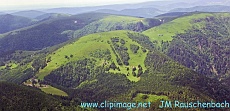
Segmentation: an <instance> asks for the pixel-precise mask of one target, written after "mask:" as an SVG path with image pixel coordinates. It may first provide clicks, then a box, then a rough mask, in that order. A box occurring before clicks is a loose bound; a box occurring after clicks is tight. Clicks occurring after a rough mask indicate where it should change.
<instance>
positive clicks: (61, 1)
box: [0, 0, 154, 10]
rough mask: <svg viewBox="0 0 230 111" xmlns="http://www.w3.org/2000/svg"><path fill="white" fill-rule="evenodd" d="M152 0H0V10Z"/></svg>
mask: <svg viewBox="0 0 230 111" xmlns="http://www.w3.org/2000/svg"><path fill="white" fill-rule="evenodd" d="M145 1H154V0H0V10H14V9H29V8H33V9H35V8H44V7H50V8H51V7H54V6H58V7H60V6H63V7H66V6H95V5H107V4H120V3H138V2H145Z"/></svg>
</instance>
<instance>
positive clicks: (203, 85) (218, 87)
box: [145, 53, 230, 101]
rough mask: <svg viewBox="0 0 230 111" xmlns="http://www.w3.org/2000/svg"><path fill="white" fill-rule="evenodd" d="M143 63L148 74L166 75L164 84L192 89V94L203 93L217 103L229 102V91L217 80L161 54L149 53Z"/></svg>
mask: <svg viewBox="0 0 230 111" xmlns="http://www.w3.org/2000/svg"><path fill="white" fill-rule="evenodd" d="M145 62H146V66H147V67H148V69H149V70H148V71H149V72H148V74H151V73H153V72H155V73H156V72H157V73H158V74H159V73H164V74H166V75H165V76H164V79H163V81H164V82H165V81H168V82H169V83H170V84H173V85H179V86H184V87H190V88H193V89H192V90H194V91H195V92H194V94H196V93H197V91H198V92H199V93H200V94H202V93H204V94H205V95H208V96H209V97H211V98H212V99H214V100H217V101H223V100H230V98H229V96H228V93H229V92H230V90H229V88H228V87H227V86H226V85H223V84H221V82H219V81H218V80H217V79H211V78H208V77H206V76H205V75H200V74H198V73H197V72H195V71H192V70H190V69H188V68H186V67H184V66H183V65H180V64H178V63H176V62H174V61H173V60H171V59H170V58H168V57H167V56H165V55H163V54H156V53H149V54H148V57H147V58H146V61H145ZM161 82H162V81H161ZM166 83H167V82H166ZM173 90H176V89H173ZM187 99H192V98H187ZM200 99H201V98H200ZM203 99H204V98H203Z"/></svg>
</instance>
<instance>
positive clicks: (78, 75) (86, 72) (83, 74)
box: [44, 59, 97, 88]
mask: <svg viewBox="0 0 230 111" xmlns="http://www.w3.org/2000/svg"><path fill="white" fill-rule="evenodd" d="M95 62H96V61H95V60H90V59H83V60H79V61H76V62H70V63H68V64H66V65H64V66H61V67H60V68H58V69H56V70H54V71H52V72H51V73H50V74H49V75H48V76H46V77H45V78H44V79H45V80H46V81H47V82H50V83H54V84H56V85H60V86H64V87H68V88H74V87H77V86H78V85H79V84H81V83H82V82H84V81H85V80H87V79H91V78H93V77H94V76H95V75H96V74H97V73H96V71H94V67H95Z"/></svg>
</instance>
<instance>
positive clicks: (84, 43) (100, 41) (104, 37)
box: [37, 31, 147, 81]
mask: <svg viewBox="0 0 230 111" xmlns="http://www.w3.org/2000/svg"><path fill="white" fill-rule="evenodd" d="M126 33H127V32H126V31H111V32H104V33H96V34H91V35H87V36H85V37H82V38H80V39H79V40H77V41H76V42H73V43H71V44H68V45H66V46H64V47H62V48H60V49H58V50H57V51H55V52H54V53H52V54H51V55H49V56H50V57H51V60H52V61H51V62H49V63H48V65H47V67H45V68H44V69H42V70H41V71H40V72H39V73H38V74H37V76H38V78H39V79H43V78H44V76H46V75H48V74H49V73H50V72H51V71H52V70H54V69H57V68H58V67H60V66H61V65H65V64H66V63H68V62H70V61H76V60H79V59H82V58H90V56H89V54H90V53H92V52H94V51H96V50H98V49H100V50H106V49H109V50H110V52H111V59H112V60H111V61H109V62H110V63H111V62H112V61H114V62H115V64H116V65H117V66H118V63H117V62H116V56H115V54H114V53H113V51H112V49H111V47H110V44H108V43H107V42H108V41H110V42H111V38H112V37H119V38H122V39H124V40H125V41H126V44H125V46H126V47H128V48H129V50H128V53H129V55H130V58H131V59H130V60H129V63H130V65H129V67H131V66H138V65H139V64H140V65H141V66H144V60H145V57H146V54H147V53H143V52H142V51H141V50H140V49H139V51H138V53H137V54H133V53H132V52H131V51H130V44H136V45H138V46H140V45H139V44H138V43H136V42H134V41H132V40H131V39H130V38H129V37H128V36H127V35H126ZM140 47H141V46H140ZM66 55H67V56H70V55H73V57H72V58H70V59H66V58H65V56H66ZM95 59H96V60H97V62H98V65H101V64H102V63H103V61H104V60H100V59H98V58H95ZM120 69H121V72H122V73H124V74H127V70H126V66H120ZM143 69H144V70H145V69H146V68H145V67H143ZM111 72H118V73H119V72H120V71H117V70H115V71H111ZM128 78H129V79H130V80H132V81H137V80H138V78H136V77H133V76H132V75H130V76H128Z"/></svg>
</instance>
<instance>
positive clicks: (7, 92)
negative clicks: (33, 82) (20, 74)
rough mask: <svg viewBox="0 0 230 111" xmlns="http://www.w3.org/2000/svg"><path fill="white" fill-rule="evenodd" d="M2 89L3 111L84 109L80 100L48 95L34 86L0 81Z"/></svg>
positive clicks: (1, 107) (0, 102)
mask: <svg viewBox="0 0 230 111" xmlns="http://www.w3.org/2000/svg"><path fill="white" fill-rule="evenodd" d="M0 90H1V92H0V104H1V105H0V110H1V111H83V109H82V108H81V107H79V106H78V105H77V102H79V101H76V100H75V101H74V100H72V101H71V99H70V98H69V97H62V96H52V95H48V94H46V93H44V92H42V91H40V90H39V89H37V88H34V87H27V86H22V85H15V84H12V83H6V82H0ZM70 101H71V102H70ZM84 111H87V110H86V109H84Z"/></svg>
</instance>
